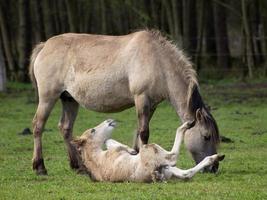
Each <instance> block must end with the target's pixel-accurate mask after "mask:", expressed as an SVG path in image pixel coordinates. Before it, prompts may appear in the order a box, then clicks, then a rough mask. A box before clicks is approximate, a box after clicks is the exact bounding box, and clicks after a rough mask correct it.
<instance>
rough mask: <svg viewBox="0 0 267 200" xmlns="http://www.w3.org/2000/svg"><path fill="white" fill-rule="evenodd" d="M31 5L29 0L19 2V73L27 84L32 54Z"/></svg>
mask: <svg viewBox="0 0 267 200" xmlns="http://www.w3.org/2000/svg"><path fill="white" fill-rule="evenodd" d="M29 14H30V4H29V1H28V0H19V27H20V28H19V41H18V42H19V44H18V50H19V65H18V67H19V71H18V80H19V81H21V82H25V81H26V80H27V79H28V78H27V77H28V76H27V67H28V65H29V57H30V52H31V35H30V33H31V31H30V24H31V23H30V16H29Z"/></svg>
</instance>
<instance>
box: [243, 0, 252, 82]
mask: <svg viewBox="0 0 267 200" xmlns="http://www.w3.org/2000/svg"><path fill="white" fill-rule="evenodd" d="M241 7H242V20H243V27H244V33H245V43H246V47H245V48H246V63H247V66H248V75H249V77H250V78H252V77H253V71H252V70H253V68H254V60H253V46H252V40H251V32H250V28H249V22H248V18H247V1H246V0H242V1H241Z"/></svg>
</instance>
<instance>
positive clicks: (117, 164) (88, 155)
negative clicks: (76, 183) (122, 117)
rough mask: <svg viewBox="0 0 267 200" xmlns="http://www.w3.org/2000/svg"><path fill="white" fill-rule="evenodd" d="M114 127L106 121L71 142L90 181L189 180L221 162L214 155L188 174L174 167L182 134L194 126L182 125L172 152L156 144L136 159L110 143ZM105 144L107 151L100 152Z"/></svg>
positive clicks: (113, 141)
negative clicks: (206, 168)
mask: <svg viewBox="0 0 267 200" xmlns="http://www.w3.org/2000/svg"><path fill="white" fill-rule="evenodd" d="M115 126H116V122H115V121H114V120H111V119H109V120H106V121H104V122H102V123H101V124H99V125H98V126H97V127H95V128H93V129H89V130H87V131H85V132H84V133H83V135H82V136H81V137H80V138H78V139H76V140H74V141H72V143H73V144H74V145H75V146H76V148H77V150H78V152H79V153H80V156H81V158H82V162H83V164H84V166H85V167H86V169H87V170H88V171H89V172H90V174H91V178H92V179H93V180H96V181H110V182H121V181H133V182H152V181H163V180H168V179H171V178H179V179H190V178H191V177H192V176H194V175H195V174H196V173H197V172H199V171H200V170H202V169H203V168H204V167H207V166H209V165H212V164H213V163H214V162H216V161H217V162H218V161H221V160H223V159H224V155H223V156H220V155H218V154H215V155H212V156H207V157H206V158H205V159H204V160H202V161H201V162H200V163H199V164H197V165H196V166H195V167H193V168H191V169H188V170H181V169H179V168H177V167H175V165H176V161H177V157H178V154H179V150H180V145H181V143H182V140H183V137H184V133H185V132H186V130H188V129H190V128H191V127H193V126H194V122H185V123H184V124H183V125H182V126H180V127H179V128H178V129H177V131H176V137H175V141H174V145H173V147H172V150H171V151H166V150H165V149H163V148H162V147H160V146H159V145H157V144H146V145H142V146H141V148H140V152H139V154H137V155H132V154H131V153H130V152H131V151H132V149H131V148H130V147H128V146H126V145H123V144H121V143H119V142H117V141H115V140H112V139H110V137H111V133H112V131H113V129H114V127H115ZM104 144H105V145H106V147H107V150H103V149H102V146H103V145H104Z"/></svg>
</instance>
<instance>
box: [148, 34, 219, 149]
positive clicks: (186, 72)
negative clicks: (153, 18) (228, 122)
mask: <svg viewBox="0 0 267 200" xmlns="http://www.w3.org/2000/svg"><path fill="white" fill-rule="evenodd" d="M147 31H148V32H149V33H150V34H151V37H153V39H154V40H156V41H158V43H159V45H160V46H161V47H162V49H163V50H164V51H165V52H166V53H167V54H168V55H169V56H171V57H172V60H173V61H175V67H176V68H175V69H176V70H178V72H179V73H180V74H182V77H183V79H184V81H185V83H186V84H187V85H188V89H187V105H186V106H187V110H188V112H190V113H191V114H193V115H194V116H195V115H196V111H197V110H198V109H200V112H201V114H202V117H203V120H204V123H205V125H206V127H207V128H208V129H209V132H210V133H211V138H212V140H213V141H214V142H215V143H217V144H218V143H219V141H220V137H219V129H218V126H217V123H216V121H215V119H214V118H213V116H212V115H211V113H210V111H209V109H208V108H207V107H206V106H205V104H204V102H203V100H202V97H201V95H200V93H199V84H198V80H197V74H196V71H195V70H194V68H193V63H192V62H191V60H190V59H189V58H188V57H187V56H186V54H185V53H184V52H183V51H182V50H181V49H179V48H177V45H176V44H175V43H174V42H173V41H171V40H168V39H167V38H166V37H164V36H162V34H161V32H160V31H158V30H147Z"/></svg>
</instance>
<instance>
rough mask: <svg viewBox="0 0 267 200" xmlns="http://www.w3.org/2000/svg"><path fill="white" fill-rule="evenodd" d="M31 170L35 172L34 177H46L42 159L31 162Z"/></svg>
mask: <svg viewBox="0 0 267 200" xmlns="http://www.w3.org/2000/svg"><path fill="white" fill-rule="evenodd" d="M32 169H33V170H35V171H36V175H47V170H46V169H45V165H44V159H43V158H41V159H38V160H33V163H32Z"/></svg>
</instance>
